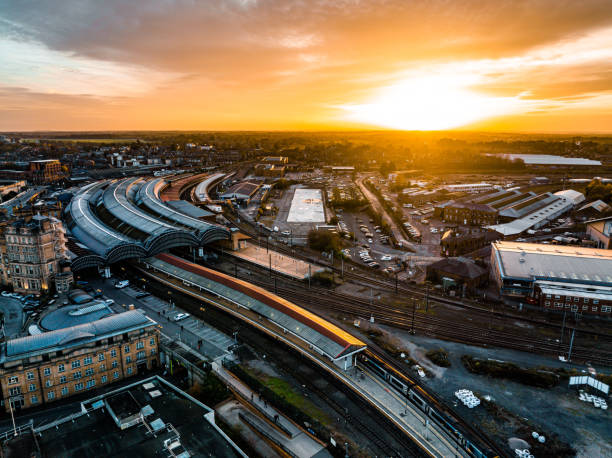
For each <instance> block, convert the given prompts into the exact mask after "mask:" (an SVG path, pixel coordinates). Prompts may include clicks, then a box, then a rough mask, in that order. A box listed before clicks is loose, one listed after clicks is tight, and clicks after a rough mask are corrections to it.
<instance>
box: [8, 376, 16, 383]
mask: <svg viewBox="0 0 612 458" xmlns="http://www.w3.org/2000/svg"><path fill="white" fill-rule="evenodd" d="M8 382H9V385H12V384H13V383H19V377H15V376H13V377H9V378H8Z"/></svg>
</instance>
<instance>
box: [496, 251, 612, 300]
mask: <svg viewBox="0 0 612 458" xmlns="http://www.w3.org/2000/svg"><path fill="white" fill-rule="evenodd" d="M491 277H492V278H493V279H494V280H495V282H496V283H497V286H498V288H499V294H500V295H501V296H508V297H516V298H525V297H535V292H536V290H537V288H536V285H539V286H538V288H540V290H541V288H542V286H543V285H546V287H547V288H552V287H557V288H565V289H568V288H570V289H571V288H576V289H581V288H582V289H586V290H588V291H589V290H590V292H591V293H599V292H601V291H602V288H604V289H605V288H612V252H611V251H609V250H601V249H595V248H582V247H576V246H560V245H543V244H537V243H518V242H495V243H493V244H492V250H491ZM542 282H546V283H542ZM568 285H569V286H568ZM547 294H548V293H547ZM557 295H559V296H561V294H557ZM567 295H571V294H567ZM553 307H554V304H553ZM598 312H599V311H598Z"/></svg>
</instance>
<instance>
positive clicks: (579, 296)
mask: <svg viewBox="0 0 612 458" xmlns="http://www.w3.org/2000/svg"><path fill="white" fill-rule="evenodd" d="M534 298H535V299H536V301H537V303H538V304H539V305H540V306H541V307H542V308H544V309H546V310H556V311H566V312H576V313H581V314H584V315H601V316H611V315H612V288H611V287H605V286H598V287H594V286H592V285H581V284H575V283H555V282H546V281H538V282H536V284H535V287H534Z"/></svg>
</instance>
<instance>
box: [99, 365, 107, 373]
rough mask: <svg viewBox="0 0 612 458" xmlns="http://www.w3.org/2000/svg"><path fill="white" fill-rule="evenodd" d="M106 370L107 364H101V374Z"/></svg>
mask: <svg viewBox="0 0 612 458" xmlns="http://www.w3.org/2000/svg"><path fill="white" fill-rule="evenodd" d="M105 370H106V364H100V372H104V371H105Z"/></svg>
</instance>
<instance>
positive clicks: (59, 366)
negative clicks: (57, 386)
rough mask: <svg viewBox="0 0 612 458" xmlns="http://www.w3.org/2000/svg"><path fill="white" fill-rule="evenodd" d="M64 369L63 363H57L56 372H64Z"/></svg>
mask: <svg viewBox="0 0 612 458" xmlns="http://www.w3.org/2000/svg"><path fill="white" fill-rule="evenodd" d="M64 370H65V369H64V365H63V364H59V365H58V366H57V371H58V372H64Z"/></svg>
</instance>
